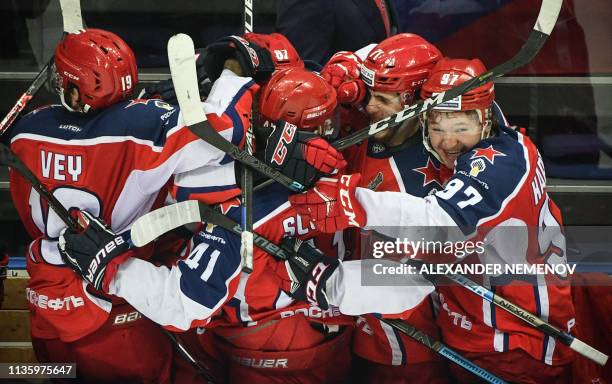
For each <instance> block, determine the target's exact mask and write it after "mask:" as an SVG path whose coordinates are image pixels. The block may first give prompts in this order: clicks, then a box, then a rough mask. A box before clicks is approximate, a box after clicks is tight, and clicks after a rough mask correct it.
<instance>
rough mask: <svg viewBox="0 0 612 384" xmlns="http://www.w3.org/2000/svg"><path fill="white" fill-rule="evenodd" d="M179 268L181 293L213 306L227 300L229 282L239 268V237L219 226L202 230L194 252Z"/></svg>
mask: <svg viewBox="0 0 612 384" xmlns="http://www.w3.org/2000/svg"><path fill="white" fill-rule="evenodd" d="M213 263H214V264H213ZM178 267H179V269H180V271H181V274H182V275H181V282H180V287H181V292H182V293H183V294H184V295H185V296H187V297H189V298H190V299H192V300H193V301H195V302H197V303H199V304H201V305H203V306H205V307H207V308H214V307H216V306H217V305H218V304H219V303H221V302H222V301H223V300H225V299H226V296H227V294H228V290H227V288H228V287H227V284H229V280H230V278H231V277H232V276H234V275H236V270H237V269H239V268H240V240H239V239H238V238H237V237H236V236H234V235H232V234H230V233H228V232H227V231H226V230H224V229H223V228H221V227H219V226H216V227H214V228H213V230H212V232H211V233H209V232H206V231H201V232H200V233H198V234H197V235H196V236H195V237H194V249H193V251H192V252H191V254H190V255H189V257H188V258H187V259H185V260H181V261H179V263H178Z"/></svg>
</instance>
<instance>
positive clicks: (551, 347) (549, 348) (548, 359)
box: [544, 336, 556, 365]
mask: <svg viewBox="0 0 612 384" xmlns="http://www.w3.org/2000/svg"><path fill="white" fill-rule="evenodd" d="M555 346H556V341H555V339H554V338H553V337H550V336H549V337H548V343H547V344H546V345H545V346H544V348H546V353H545V354H544V363H546V364H548V365H552V359H553V354H554V353H555Z"/></svg>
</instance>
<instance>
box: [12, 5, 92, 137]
mask: <svg viewBox="0 0 612 384" xmlns="http://www.w3.org/2000/svg"><path fill="white" fill-rule="evenodd" d="M60 7H61V9H62V19H63V24H64V33H63V35H66V34H67V33H76V32H78V31H79V30H80V29H83V19H82V17H81V4H80V3H79V0H60ZM53 60H54V58H53V56H52V57H51V59H49V61H48V62H47V63H46V64H45V65H44V67H43V68H42V69H41V70H40V72H38V75H36V77H35V78H34V80H33V81H32V84H30V86H29V87H28V89H26V91H25V92H24V93H23V94H22V95H21V96H19V99H17V102H16V103H15V105H14V106H13V108H11V110H10V111H9V113H8V114H7V115H6V116H5V117H4V118H3V119H2V121H1V122H0V136H2V135H3V134H4V132H6V130H8V129H9V127H10V126H11V125H12V124H13V123H14V122H15V120H16V119H17V116H19V114H20V113H21V112H22V111H23V110H24V109H25V107H26V105H28V103H29V102H30V100H32V98H33V97H34V95H36V93H38V91H39V90H40V88H41V87H42V85H43V84H44V83H45V82H46V81H47V79H48V78H49V71H50V68H51V67H52V66H53Z"/></svg>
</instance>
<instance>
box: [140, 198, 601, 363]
mask: <svg viewBox="0 0 612 384" xmlns="http://www.w3.org/2000/svg"><path fill="white" fill-rule="evenodd" d="M201 221H208V222H211V223H214V224H218V225H221V226H222V227H223V228H225V229H228V230H230V231H233V232H235V233H238V232H239V231H240V225H237V224H236V226H235V227H232V225H233V223H234V222H233V221H232V220H231V219H229V218H227V217H225V216H224V215H221V214H220V213H218V212H215V211H214V210H212V209H211V208H210V207H208V206H206V205H205V204H202V203H199V202H198V201H195V200H189V201H184V202H181V203H178V204H173V205H170V206H166V207H163V208H160V209H157V210H155V211H152V212H149V213H147V214H146V215H143V216H142V217H140V218H139V219H138V220H136V222H134V224H133V225H132V242H133V243H134V245H136V246H143V245H145V244H148V243H149V242H151V241H153V240H154V239H156V238H157V237H159V236H161V235H162V234H164V233H166V232H168V231H170V230H172V229H174V228H177V227H179V226H181V225H185V224H189V223H196V222H201ZM254 242H255V245H256V246H258V247H259V248H262V249H263V250H265V251H266V252H268V253H270V254H273V255H275V256H277V252H281V253H284V251H283V250H282V249H280V248H279V247H278V246H277V245H275V244H272V243H270V242H269V241H268V240H266V239H264V238H262V237H261V236H259V235H257V234H256V233H255V234H254ZM279 249H280V251H279ZM279 257H281V256H279ZM412 262H413V263H417V262H418V261H416V260H414V261H412ZM446 276H447V277H448V278H449V279H451V280H452V281H454V282H456V283H457V284H459V285H461V286H462V287H464V288H466V289H468V290H469V291H471V292H473V293H475V294H477V295H478V296H480V297H482V298H483V299H485V300H487V301H489V302H491V303H493V304H495V305H497V306H499V307H500V308H502V309H503V310H505V311H507V312H510V313H511V314H513V315H515V316H516V317H518V318H519V319H521V320H523V321H525V322H527V323H528V324H530V325H531V326H533V327H535V328H537V329H539V330H540V331H541V332H542V333H544V334H546V335H548V336H550V337H552V338H554V339H556V340H559V341H560V342H561V343H563V344H565V345H567V346H569V347H570V348H571V349H573V350H574V351H576V352H578V353H580V354H581V355H583V356H585V357H587V358H589V359H591V360H593V361H595V362H596V363H598V364H600V365H605V363H606V362H607V360H608V356H607V355H605V354H604V353H602V352H600V351H598V350H597V349H595V348H593V347H591V346H589V345H588V344H586V343H584V342H583V341H581V340H579V339H578V338H576V337H574V336H572V335H570V334H569V333H567V332H564V331H562V330H560V329H558V328H557V327H555V326H553V325H552V324H550V323H548V322H547V321H545V320H543V319H541V318H539V317H537V316H536V315H534V314H532V313H530V312H529V311H527V310H525V309H524V308H521V307H519V306H518V305H516V304H514V303H512V302H510V301H508V300H507V299H505V298H503V297H502V296H499V295H497V294H495V293H493V291H491V290H490V289H488V288H485V287H484V286H482V285H479V284H477V283H475V282H474V281H472V280H470V279H468V278H467V277H464V276H462V275H458V274H452V275H446Z"/></svg>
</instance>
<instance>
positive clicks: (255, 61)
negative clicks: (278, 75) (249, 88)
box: [204, 35, 275, 83]
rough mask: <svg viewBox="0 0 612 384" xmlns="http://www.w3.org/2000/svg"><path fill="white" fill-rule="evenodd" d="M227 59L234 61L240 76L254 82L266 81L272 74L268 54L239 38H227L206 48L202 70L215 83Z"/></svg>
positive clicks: (256, 45) (271, 61) (271, 63)
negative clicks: (236, 62) (237, 65)
mask: <svg viewBox="0 0 612 384" xmlns="http://www.w3.org/2000/svg"><path fill="white" fill-rule="evenodd" d="M228 59H235V60H237V61H238V64H239V65H240V68H241V72H242V73H241V74H240V75H241V76H248V77H252V78H253V79H254V80H255V81H256V82H259V83H261V82H264V81H266V80H267V79H268V78H269V77H270V76H271V75H272V72H274V69H275V67H274V61H273V60H272V56H271V55H270V52H269V51H268V50H267V49H265V48H262V47H260V46H259V45H258V44H256V43H254V42H249V41H247V40H245V39H244V38H242V37H240V36H233V35H232V36H227V37H224V38H221V39H219V40H217V41H215V42H214V43H212V44H210V45H209V46H207V47H206V56H205V57H204V68H206V72H207V73H208V74H209V75H210V79H211V80H212V81H215V80H217V79H218V78H219V76H221V72H223V67H224V65H225V62H226V61H227V60H228Z"/></svg>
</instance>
